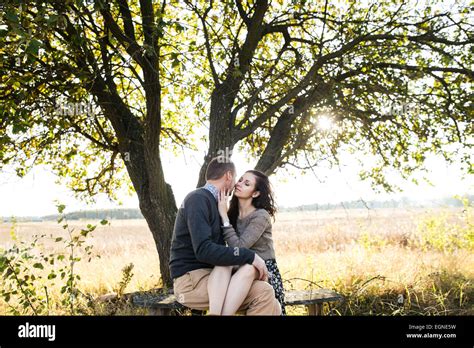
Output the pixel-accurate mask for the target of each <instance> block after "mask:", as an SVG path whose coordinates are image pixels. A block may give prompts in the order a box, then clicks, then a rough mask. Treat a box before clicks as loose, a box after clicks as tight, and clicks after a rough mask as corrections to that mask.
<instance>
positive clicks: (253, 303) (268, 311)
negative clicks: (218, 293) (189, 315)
mask: <svg viewBox="0 0 474 348" xmlns="http://www.w3.org/2000/svg"><path fill="white" fill-rule="evenodd" d="M211 271H212V268H201V269H196V270H194V271H191V272H188V273H186V274H184V275H182V276H181V277H178V278H176V279H174V281H173V288H174V294H175V296H176V299H177V300H178V302H179V303H181V304H183V305H185V306H186V307H189V308H192V309H199V310H207V309H209V295H208V293H207V281H208V280H209V274H210V273H211ZM239 311H245V314H246V315H281V307H280V303H279V302H278V300H277V299H276V298H275V292H274V291H273V287H272V286H271V285H270V284H268V283H267V282H264V281H261V280H254V282H253V284H252V286H251V287H250V290H249V293H248V294H247V297H246V298H245V300H244V302H243V303H242V306H241V307H240V308H239Z"/></svg>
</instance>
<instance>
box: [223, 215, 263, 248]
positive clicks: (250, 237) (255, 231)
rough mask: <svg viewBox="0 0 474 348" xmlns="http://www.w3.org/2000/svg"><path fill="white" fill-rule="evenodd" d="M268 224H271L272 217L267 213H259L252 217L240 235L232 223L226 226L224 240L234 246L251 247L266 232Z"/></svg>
mask: <svg viewBox="0 0 474 348" xmlns="http://www.w3.org/2000/svg"><path fill="white" fill-rule="evenodd" d="M268 224H270V219H269V218H268V217H267V214H261V213H257V214H255V216H253V217H252V218H251V220H250V221H249V224H248V226H247V227H246V228H245V229H244V230H243V231H239V234H240V235H239V234H237V232H236V231H235V229H234V227H233V226H232V225H230V226H228V227H224V228H223V234H224V240H225V241H226V242H227V244H228V245H229V246H230V247H232V248H234V247H239V248H251V247H252V246H253V245H254V244H255V243H256V242H257V240H259V239H260V237H261V236H262V234H263V232H265V230H266V229H267V227H268Z"/></svg>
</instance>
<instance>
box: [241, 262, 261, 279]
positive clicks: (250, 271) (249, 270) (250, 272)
mask: <svg viewBox="0 0 474 348" xmlns="http://www.w3.org/2000/svg"><path fill="white" fill-rule="evenodd" d="M239 272H240V273H241V274H242V275H245V276H248V277H250V278H252V279H255V277H256V275H257V269H256V268H255V267H254V266H252V265H249V264H245V265H243V266H242V267H240V268H239Z"/></svg>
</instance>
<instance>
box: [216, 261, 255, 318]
mask: <svg viewBox="0 0 474 348" xmlns="http://www.w3.org/2000/svg"><path fill="white" fill-rule="evenodd" d="M252 267H253V266H252ZM231 275H232V266H215V267H214V269H213V270H212V272H211V274H210V275H209V280H208V282H207V292H208V293H209V314H210V315H221V313H222V307H223V305H224V299H225V296H226V293H227V288H228V286H229V283H230V278H231Z"/></svg>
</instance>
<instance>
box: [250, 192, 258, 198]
mask: <svg viewBox="0 0 474 348" xmlns="http://www.w3.org/2000/svg"><path fill="white" fill-rule="evenodd" d="M258 196H260V191H255V192H254V193H252V198H257V197H258Z"/></svg>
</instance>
